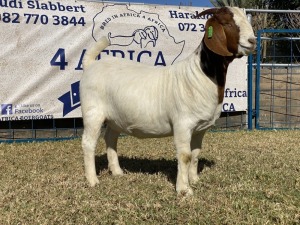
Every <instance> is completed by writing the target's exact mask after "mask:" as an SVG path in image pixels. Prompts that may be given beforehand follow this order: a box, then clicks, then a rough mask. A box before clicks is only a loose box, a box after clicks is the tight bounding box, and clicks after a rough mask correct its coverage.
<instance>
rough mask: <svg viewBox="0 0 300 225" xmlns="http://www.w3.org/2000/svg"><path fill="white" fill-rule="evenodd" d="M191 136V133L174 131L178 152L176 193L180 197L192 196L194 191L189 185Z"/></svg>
mask: <svg viewBox="0 0 300 225" xmlns="http://www.w3.org/2000/svg"><path fill="white" fill-rule="evenodd" d="M190 141H191V134H190V132H189V131H180V130H175V131H174V143H175V147H176V150H177V160H178V171H177V181H176V191H177V193H178V194H180V195H192V194H193V190H192V189H191V187H190V185H189V178H188V175H189V167H190V164H191V158H192V153H191V148H190Z"/></svg>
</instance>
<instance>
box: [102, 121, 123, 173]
mask: <svg viewBox="0 0 300 225" xmlns="http://www.w3.org/2000/svg"><path fill="white" fill-rule="evenodd" d="M119 134H120V133H119V132H117V131H114V130H112V129H111V128H110V127H109V126H107V128H106V132H105V136H104V139H105V143H106V150H107V159H108V168H109V170H110V171H111V173H112V174H113V175H114V176H116V175H123V170H122V169H121V168H120V164H119V159H118V155H117V142H118V137H119Z"/></svg>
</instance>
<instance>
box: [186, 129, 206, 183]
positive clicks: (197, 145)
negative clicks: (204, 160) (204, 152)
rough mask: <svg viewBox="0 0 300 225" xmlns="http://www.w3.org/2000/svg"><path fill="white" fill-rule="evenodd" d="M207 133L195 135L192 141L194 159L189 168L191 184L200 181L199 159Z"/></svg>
mask: <svg viewBox="0 0 300 225" xmlns="http://www.w3.org/2000/svg"><path fill="white" fill-rule="evenodd" d="M204 134H205V131H202V132H201V133H198V134H194V135H193V136H192V140H191V150H192V159H191V165H190V168H189V182H190V184H195V183H196V182H197V181H198V180H199V175H198V161H199V159H198V157H199V153H200V150H201V147H202V140H203V137H204Z"/></svg>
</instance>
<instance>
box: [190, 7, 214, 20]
mask: <svg viewBox="0 0 300 225" xmlns="http://www.w3.org/2000/svg"><path fill="white" fill-rule="evenodd" d="M218 10H219V9H218V8H211V9H207V10H204V11H202V12H201V13H199V14H196V15H195V18H199V17H200V16H203V15H206V14H215V13H217V11H218Z"/></svg>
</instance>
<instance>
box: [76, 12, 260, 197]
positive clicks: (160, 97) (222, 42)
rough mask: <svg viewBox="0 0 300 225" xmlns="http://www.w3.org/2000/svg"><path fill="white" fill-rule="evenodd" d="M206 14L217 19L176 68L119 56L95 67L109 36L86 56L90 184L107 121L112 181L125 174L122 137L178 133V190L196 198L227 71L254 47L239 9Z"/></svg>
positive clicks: (210, 21)
mask: <svg viewBox="0 0 300 225" xmlns="http://www.w3.org/2000/svg"><path fill="white" fill-rule="evenodd" d="M204 14H212V17H211V18H210V19H208V21H207V23H206V33H205V36H204V38H203V40H202V42H201V44H200V46H199V47H198V48H197V49H196V50H195V51H194V52H193V53H192V54H191V55H190V56H189V57H188V58H187V59H185V60H183V61H181V62H178V63H177V64H175V65H172V66H166V67H152V66H147V65H144V64H141V63H137V62H132V61H129V60H125V59H120V58H114V57H107V58H104V59H101V60H100V61H96V60H95V58H96V57H97V55H98V54H99V53H100V52H101V51H102V50H104V49H105V48H106V47H107V46H108V45H109V41H108V40H107V39H106V38H101V39H100V40H99V41H98V42H97V43H96V44H95V45H94V46H93V47H92V48H91V49H89V50H88V51H87V52H86V54H85V56H84V60H83V66H84V75H83V77H82V79H81V83H80V96H81V108H82V116H83V121H84V133H83V137H82V147H83V152H84V164H85V174H86V178H87V180H88V181H89V183H90V185H91V186H94V185H96V184H97V183H99V180H98V178H97V176H96V170H95V148H96V143H97V140H98V137H99V134H100V128H101V125H102V124H103V123H104V122H106V124H107V130H106V134H105V142H106V146H107V157H108V163H109V169H110V171H111V172H112V174H113V175H121V174H123V171H122V169H121V168H120V165H119V160H118V156H117V139H118V136H119V134H120V133H121V132H123V133H126V134H128V135H132V136H135V137H138V138H151V137H166V136H171V135H174V143H175V147H176V150H177V159H178V174H177V182H176V190H177V192H178V193H180V194H183V195H191V194H192V193H193V191H192V189H191V187H190V183H194V182H196V181H197V180H198V171H197V169H198V155H199V152H200V148H201V144H202V139H203V136H204V133H205V131H206V130H207V129H208V128H209V127H210V126H211V125H213V124H214V123H215V120H216V119H217V118H219V116H220V114H221V108H222V101H223V97H224V86H225V80H226V73H227V68H228V65H229V63H230V62H232V60H233V59H234V58H237V57H241V56H244V55H247V54H249V53H250V52H252V51H253V50H254V48H255V43H256V39H255V36H254V34H253V30H252V27H251V25H250V24H249V22H248V21H247V17H246V15H245V13H244V12H243V11H242V10H241V9H239V8H231V7H224V8H213V9H208V10H206V11H203V12H202V13H200V14H199V15H198V16H201V15H204ZM209 27H212V28H213V32H211V28H209ZM208 30H210V31H209V32H210V34H209V32H208Z"/></svg>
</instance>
